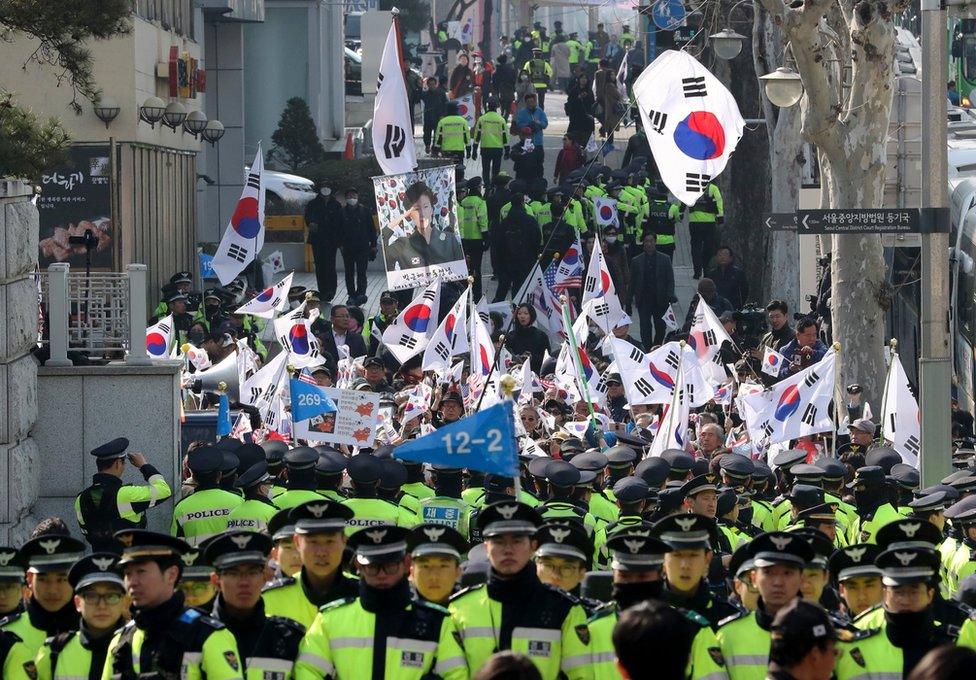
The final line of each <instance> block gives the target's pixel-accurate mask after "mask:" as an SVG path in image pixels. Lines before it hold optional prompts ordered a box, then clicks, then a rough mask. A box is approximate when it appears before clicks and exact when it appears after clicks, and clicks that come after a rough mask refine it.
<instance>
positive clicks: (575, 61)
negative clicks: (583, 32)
mask: <svg viewBox="0 0 976 680" xmlns="http://www.w3.org/2000/svg"><path fill="white" fill-rule="evenodd" d="M566 45H567V46H568V47H569V70H570V73H571V74H572V76H571V77H572V78H576V73H577V69H578V68H579V65H580V61H582V59H583V45H582V44H581V43H580V41H579V33H570V34H569V40H567V41H566Z"/></svg>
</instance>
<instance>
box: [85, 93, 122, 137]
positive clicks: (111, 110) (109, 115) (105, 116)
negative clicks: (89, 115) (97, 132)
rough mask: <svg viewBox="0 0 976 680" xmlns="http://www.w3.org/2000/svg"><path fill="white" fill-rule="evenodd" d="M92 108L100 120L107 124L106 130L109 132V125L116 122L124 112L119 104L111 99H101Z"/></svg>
mask: <svg viewBox="0 0 976 680" xmlns="http://www.w3.org/2000/svg"><path fill="white" fill-rule="evenodd" d="M92 108H93V109H94V110H95V115H96V116H97V117H98V120H100V121H102V122H103V123H105V129H106V130H108V124H109V123H111V122H112V121H113V120H115V119H116V118H117V117H118V115H119V112H120V111H121V110H122V107H121V106H119V103H118V102H117V101H115V100H114V99H112V98H111V97H100V98H99V100H98V101H97V102H95V104H94V106H93V107H92Z"/></svg>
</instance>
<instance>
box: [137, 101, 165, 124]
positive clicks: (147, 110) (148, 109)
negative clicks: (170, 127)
mask: <svg viewBox="0 0 976 680" xmlns="http://www.w3.org/2000/svg"><path fill="white" fill-rule="evenodd" d="M165 112H166V102H164V101H163V100H162V99H160V98H159V97H149V98H148V99H147V100H146V101H144V102H143V103H142V106H140V107H139V117H140V118H141V119H142V120H144V121H146V122H147V123H149V124H150V125H151V126H152V127H153V128H155V127H156V123H158V122H159V121H161V120H162V119H163V114H164V113H165Z"/></svg>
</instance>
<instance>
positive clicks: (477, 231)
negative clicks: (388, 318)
mask: <svg viewBox="0 0 976 680" xmlns="http://www.w3.org/2000/svg"><path fill="white" fill-rule="evenodd" d="M458 208H459V210H458V221H459V222H460V223H461V238H463V239H470V240H476V241H480V240H481V235H482V233H484V232H487V231H488V204H487V203H485V199H483V198H482V197H481V196H474V195H471V196H465V197H464V198H463V199H462V200H461V202H460V203H458ZM427 490H428V491H430V492H431V494H433V493H434V492H433V491H432V490H431V489H430V488H429V487H428V489H427ZM404 493H406V490H404ZM410 495H411V497H413V498H416V496H413V495H412V494H410Z"/></svg>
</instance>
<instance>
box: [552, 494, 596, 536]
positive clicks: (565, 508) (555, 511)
mask: <svg viewBox="0 0 976 680" xmlns="http://www.w3.org/2000/svg"><path fill="white" fill-rule="evenodd" d="M539 514H541V515H542V519H544V520H545V521H547V522H548V521H551V520H554V519H557V520H558V519H574V520H577V521H580V522H582V523H583V528H584V529H586V533H587V534H589V535H590V536H592V535H593V532H594V531H596V528H597V519H596V517H594V516H593V514H592V513H591V512H589V511H587V510H582V509H581V508H579V507H578V506H576V505H573V504H572V503H566V502H564V501H546V502H545V503H543V504H542V505H540V506H539Z"/></svg>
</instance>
